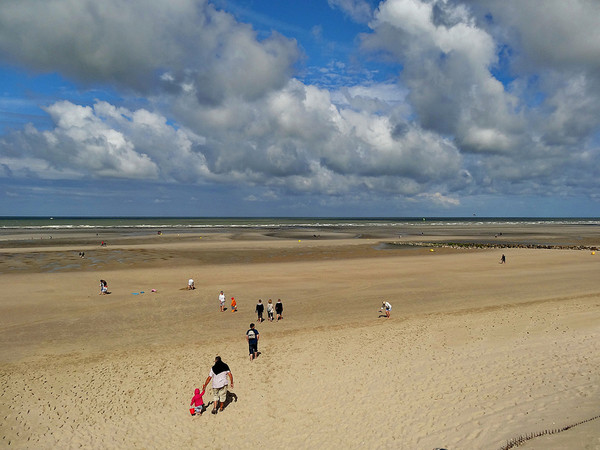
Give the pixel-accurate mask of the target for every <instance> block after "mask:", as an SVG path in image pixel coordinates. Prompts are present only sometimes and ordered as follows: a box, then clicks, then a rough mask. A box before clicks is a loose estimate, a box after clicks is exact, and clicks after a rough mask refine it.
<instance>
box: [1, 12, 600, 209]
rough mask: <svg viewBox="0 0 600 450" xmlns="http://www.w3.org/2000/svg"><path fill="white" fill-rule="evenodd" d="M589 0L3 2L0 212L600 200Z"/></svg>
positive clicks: (586, 204) (595, 34) (598, 48)
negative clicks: (566, 0) (570, 0)
mask: <svg viewBox="0 0 600 450" xmlns="http://www.w3.org/2000/svg"><path fill="white" fill-rule="evenodd" d="M598 30H600V3H598V2H596V1H593V0H587V1H584V0H577V1H572V2H564V1H562V0H543V1H542V0H530V1H527V2H523V1H520V0H507V1H502V2H498V1H493V0H477V1H475V0H464V1H457V0H385V1H381V2H379V1H371V0H305V1H303V2H298V1H287V0H212V1H209V0H177V1H173V0H168V1H167V0H131V1H128V2H121V1H117V0H104V1H103V2H96V1H91V0H80V1H78V2H70V1H68V0H6V1H3V2H1V3H0V215H4V216H8V215H42V216H44V215H51V216H60V215H96V216H111V215H127V216H135V215H145V216H160V215H166V216H471V215H472V214H477V215H479V216H587V217H590V216H594V217H597V216H600V208H599V206H600V195H599V192H600V190H599V187H600V182H599V181H598V175H597V173H596V172H597V167H600V164H599V163H600V34H599V33H600V31H598Z"/></svg>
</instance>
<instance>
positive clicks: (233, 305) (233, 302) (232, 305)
mask: <svg viewBox="0 0 600 450" xmlns="http://www.w3.org/2000/svg"><path fill="white" fill-rule="evenodd" d="M236 311H237V302H236V301H235V298H233V297H231V312H236Z"/></svg>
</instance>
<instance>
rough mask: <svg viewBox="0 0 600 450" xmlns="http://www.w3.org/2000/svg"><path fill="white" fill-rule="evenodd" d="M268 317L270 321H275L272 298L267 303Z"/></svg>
mask: <svg viewBox="0 0 600 450" xmlns="http://www.w3.org/2000/svg"><path fill="white" fill-rule="evenodd" d="M267 317H268V318H269V322H273V300H271V299H269V303H267Z"/></svg>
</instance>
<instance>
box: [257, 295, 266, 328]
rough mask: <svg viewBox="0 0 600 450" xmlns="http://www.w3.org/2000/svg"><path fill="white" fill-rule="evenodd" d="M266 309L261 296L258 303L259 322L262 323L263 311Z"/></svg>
mask: <svg viewBox="0 0 600 450" xmlns="http://www.w3.org/2000/svg"><path fill="white" fill-rule="evenodd" d="M264 310H265V305H263V303H262V300H261V299H260V298H259V299H258V303H257V304H256V310H255V311H256V315H257V316H258V323H261V322H262V321H263V320H264V319H263V312H264Z"/></svg>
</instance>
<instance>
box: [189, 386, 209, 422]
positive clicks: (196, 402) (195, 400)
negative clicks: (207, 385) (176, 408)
mask: <svg viewBox="0 0 600 450" xmlns="http://www.w3.org/2000/svg"><path fill="white" fill-rule="evenodd" d="M204 392H205V391H204V388H202V392H200V389H198V388H196V390H195V391H194V396H193V397H192V402H191V403H190V406H193V407H194V410H195V411H194V414H198V415H200V416H201V415H202V410H203V409H204V400H203V399H202V396H203V395H204ZM194 414H192V415H194Z"/></svg>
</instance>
